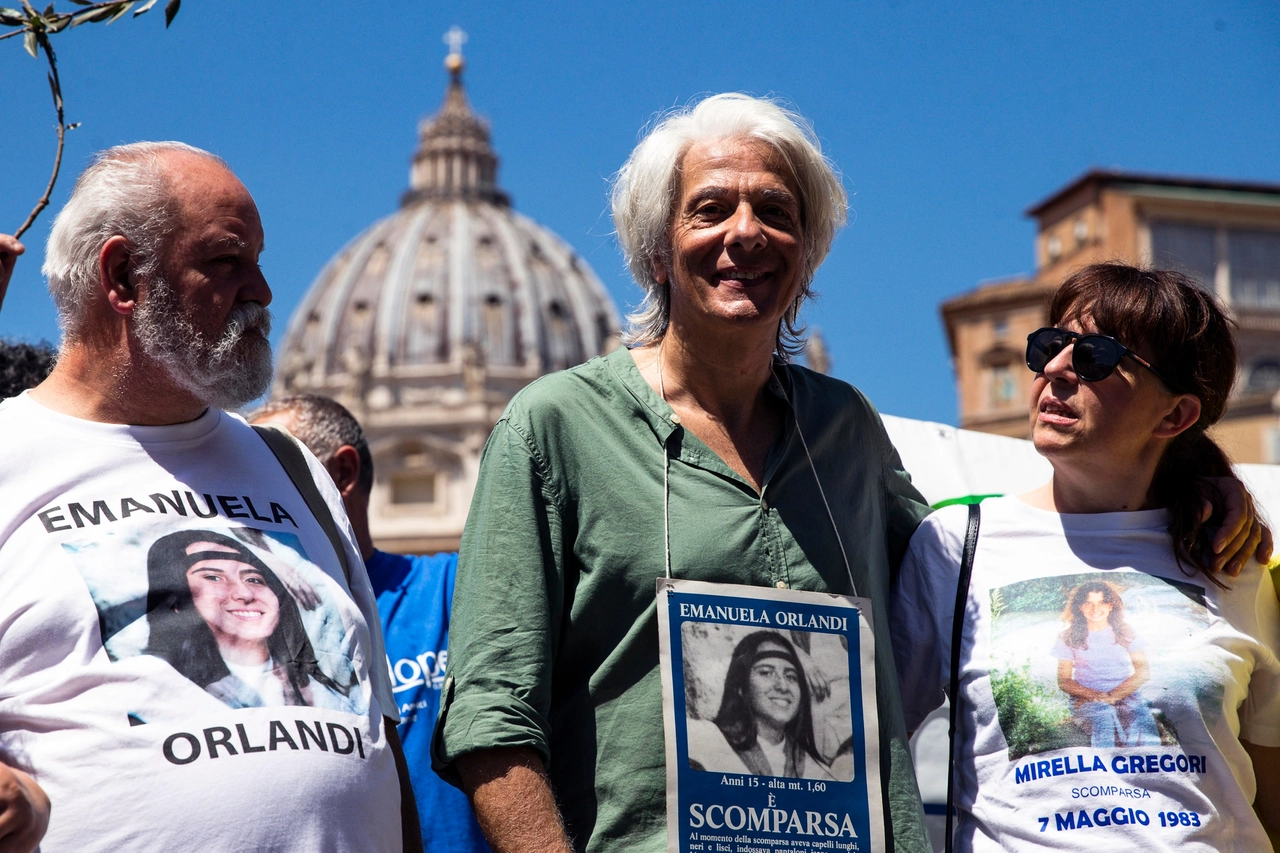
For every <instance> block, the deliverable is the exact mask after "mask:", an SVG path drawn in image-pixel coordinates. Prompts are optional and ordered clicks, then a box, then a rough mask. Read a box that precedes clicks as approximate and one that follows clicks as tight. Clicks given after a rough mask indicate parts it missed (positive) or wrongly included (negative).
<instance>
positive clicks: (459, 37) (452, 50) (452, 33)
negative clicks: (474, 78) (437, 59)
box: [444, 24, 467, 80]
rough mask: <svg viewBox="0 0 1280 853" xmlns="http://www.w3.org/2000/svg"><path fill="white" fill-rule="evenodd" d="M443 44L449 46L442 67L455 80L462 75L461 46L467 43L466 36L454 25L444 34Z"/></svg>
mask: <svg viewBox="0 0 1280 853" xmlns="http://www.w3.org/2000/svg"><path fill="white" fill-rule="evenodd" d="M444 43H445V44H447V45H449V55H448V56H446V57H445V59H444V67H445V68H447V69H449V71H450V73H452V74H453V77H454V79H455V80H456V79H458V77H459V75H461V74H462V67H463V64H464V63H463V61H462V46H463V45H464V44H466V43H467V34H466V33H465V32H464V31H463V30H462V28H461V27H459V26H457V25H456V24H455V25H454V26H452V27H450V28H449V32H447V33H445V34H444Z"/></svg>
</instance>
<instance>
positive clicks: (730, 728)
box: [657, 578, 885, 853]
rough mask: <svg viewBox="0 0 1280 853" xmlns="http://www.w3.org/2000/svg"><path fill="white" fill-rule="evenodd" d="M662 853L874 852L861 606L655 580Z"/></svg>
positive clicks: (869, 649)
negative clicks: (663, 761)
mask: <svg viewBox="0 0 1280 853" xmlns="http://www.w3.org/2000/svg"><path fill="white" fill-rule="evenodd" d="M657 595H658V637H659V643H660V653H661V669H662V699H663V702H662V713H663V723H664V728H665V732H666V747H667V834H668V849H669V850H670V851H671V853H781V851H786V853H794V851H797V850H810V851H824V852H825V851H831V853H837V851H856V853H867V851H881V850H884V847H885V844H884V812H883V807H882V803H881V796H880V756H879V743H880V740H879V728H878V722H877V719H876V684H875V657H874V655H875V640H874V637H873V635H872V631H871V624H870V621H869V619H870V617H869V613H870V604H871V603H870V602H869V601H868V600H867V599H864V598H852V597H849V596H843V595H831V594H825V593H816V592H800V591H796V590H784V589H769V588H767V587H754V586H738V585H733V584H714V583H703V582H700V581H685V580H675V579H667V578H659V579H658V583H657Z"/></svg>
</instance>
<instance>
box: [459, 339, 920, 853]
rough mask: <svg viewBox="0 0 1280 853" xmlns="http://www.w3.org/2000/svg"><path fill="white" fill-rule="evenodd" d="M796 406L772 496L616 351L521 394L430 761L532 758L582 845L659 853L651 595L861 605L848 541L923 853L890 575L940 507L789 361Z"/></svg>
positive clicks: (898, 781) (836, 400)
mask: <svg viewBox="0 0 1280 853" xmlns="http://www.w3.org/2000/svg"><path fill="white" fill-rule="evenodd" d="M775 375H776V377H777V378H776V379H775V380H774V381H772V382H771V383H770V390H772V391H773V392H774V393H775V394H778V395H779V396H780V397H782V398H783V399H784V400H786V399H788V398H789V400H790V407H788V415H787V419H786V424H785V426H784V429H783V432H782V434H781V437H780V438H779V439H778V441H777V442H775V444H774V446H773V448H772V449H771V450H770V453H769V456H768V460H767V463H766V469H765V476H764V487H763V490H762V492H761V493H760V494H757V493H756V491H755V489H754V488H752V486H751V485H750V484H749V483H747V482H746V481H745V480H744V479H743V478H742V477H741V476H740V475H738V474H737V473H735V472H734V471H733V470H732V469H730V468H729V467H728V466H727V465H726V464H725V463H724V462H723V461H722V460H721V459H720V457H719V456H717V455H716V454H715V453H714V452H713V451H711V449H710V448H708V447H707V446H706V445H705V444H704V443H702V442H701V441H700V440H698V438H696V437H695V436H694V435H693V434H692V433H690V432H688V431H686V430H684V429H683V428H682V427H680V426H679V425H678V424H677V423H673V420H678V419H673V412H672V410H671V407H670V406H668V405H667V404H666V403H665V402H664V401H663V400H662V399H661V398H660V397H659V396H658V395H657V394H656V393H654V391H653V389H652V388H650V387H649V385H648V383H646V382H645V380H644V378H643V377H642V376H641V375H640V371H639V370H638V369H637V368H636V366H635V363H634V361H633V360H632V358H631V355H630V353H629V352H627V351H626V350H625V349H619V350H617V351H615V352H614V353H613V354H611V355H609V356H607V357H604V358H594V359H592V360H591V361H589V362H587V363H586V364H583V365H580V366H578V367H576V368H573V369H571V370H567V371H563V372H561V373H556V374H553V375H551V376H547V377H544V378H542V379H540V380H538V381H537V382H535V383H533V384H532V385H530V386H528V387H527V388H525V389H524V390H523V391H521V392H520V393H519V394H517V395H516V397H515V398H514V399H513V400H512V401H511V404H510V405H509V406H508V407H507V411H506V412H505V413H504V415H503V417H502V419H501V420H500V421H498V424H497V426H495V427H494V430H493V434H492V435H491V436H490V438H489V443H488V444H487V445H486V447H485V451H484V456H483V459H482V461H481V464H480V478H479V483H478V485H477V487H476V493H475V498H474V500H473V501H472V504H471V514H470V516H469V517H468V518H467V526H466V530H465V532H464V533H463V536H462V549H461V558H460V562H459V566H458V580H457V588H456V592H455V595H454V605H453V616H452V619H451V626H450V635H451V636H450V640H449V672H450V676H449V680H448V681H447V682H446V686H445V696H444V698H443V701H442V708H441V713H440V718H439V722H438V724H437V731H436V744H435V760H436V766H437V769H438V770H440V771H441V772H442V774H443V775H445V776H446V778H450V777H453V778H454V779H456V774H455V773H454V771H453V768H452V767H451V766H450V765H451V763H452V762H453V761H454V760H455V759H456V758H457V757H458V756H460V755H463V754H465V753H468V752H471V751H473V750H477V749H486V748H491V747H501V746H526V747H532V748H533V749H535V750H537V751H538V752H539V753H541V754H542V756H543V757H544V759H545V760H546V761H547V771H548V774H549V775H550V777H551V781H552V785H553V786H554V789H555V793H556V797H557V799H558V800H559V802H560V804H561V809H562V813H563V815H564V819H565V823H566V826H567V828H568V830H569V835H570V837H571V838H572V839H573V843H574V845H575V847H576V848H577V849H579V850H588V851H612V850H624V849H625V850H627V851H660V850H665V849H666V844H667V840H666V770H665V753H664V747H663V727H662V686H661V680H660V677H659V673H658V628H657V614H656V607H655V595H654V580H655V579H656V578H658V577H661V576H663V574H664V545H663V518H662V508H663V447H664V445H665V446H666V447H667V448H668V452H669V453H670V456H671V468H670V475H669V476H670V533H671V573H672V575H673V576H675V577H678V578H686V579H690V580H701V581H715V582H724V583H739V584H754V585H757V586H782V585H785V586H787V587H790V588H792V589H804V590H815V591H822V592H828V591H829V592H837V593H845V594H848V593H850V592H851V590H850V588H849V577H848V574H847V573H846V571H845V564H844V560H843V559H842V558H841V555H840V542H839V541H838V540H837V538H836V536H835V534H834V531H833V529H832V525H831V521H830V519H829V518H828V516H827V512H826V510H825V509H824V507H823V502H822V497H821V495H820V494H819V490H818V485H817V483H815V481H814V472H813V470H812V469H811V468H810V465H809V462H808V460H807V459H806V457H805V450H804V447H803V445H802V444H801V441H800V439H799V437H798V436H797V435H796V430H795V424H796V422H797V421H798V422H799V426H800V429H801V430H802V431H803V435H804V439H805V440H806V441H807V442H808V446H809V450H810V452H811V453H812V456H813V463H814V466H816V470H817V474H818V476H819V478H821V482H822V488H823V489H825V491H826V496H827V500H828V501H830V505H831V510H832V512H833V513H834V515H835V520H836V523H837V524H838V525H839V528H840V537H841V538H842V539H843V542H844V547H845V549H846V551H847V553H848V558H849V563H850V566H851V568H852V571H853V576H854V578H855V580H856V582H857V592H858V594H859V595H862V596H865V597H868V598H870V599H871V601H872V622H873V627H874V630H875V635H876V684H877V687H878V697H877V710H878V712H879V718H880V756H881V767H880V779H881V784H882V786H883V795H884V798H885V803H886V806H887V808H886V818H887V820H888V823H889V833H890V835H891V836H892V838H891V841H890V847H889V849H890V850H893V849H894V840H896V848H897V850H899V851H917V850H918V851H927V850H929V849H930V848H929V845H928V843H927V841H926V839H925V832H924V823H923V812H922V810H921V807H920V795H919V792H918V791H917V789H916V781H915V775H914V772H913V769H912V764H911V759H910V756H909V753H908V749H907V736H906V731H905V728H904V725H903V718H902V708H901V701H900V698H899V694H898V681H897V676H896V674H895V672H894V667H893V655H892V652H891V649H890V647H889V630H888V628H889V626H888V622H887V619H888V612H889V609H888V603H889V584H890V572H891V571H892V570H893V569H895V568H896V567H897V565H898V562H899V560H900V559H901V557H902V554H903V553H904V551H905V550H906V545H907V541H908V539H910V537H911V533H912V532H913V531H914V530H915V528H916V525H917V524H919V522H920V520H921V519H922V518H924V516H925V515H926V514H928V512H929V507H928V506H927V505H926V503H925V501H924V499H923V498H922V497H921V496H920V494H919V493H918V492H917V491H916V490H915V489H914V488H913V487H912V486H911V481H910V478H909V477H908V476H907V474H906V472H904V471H903V470H902V464H901V462H900V460H899V458H898V454H897V451H896V450H894V448H893V445H892V444H891V443H890V442H889V439H888V436H887V435H886V434H885V431H884V427H883V425H882V424H881V423H880V417H879V415H877V414H876V411H875V409H874V408H873V407H872V406H871V404H870V403H869V402H868V401H867V400H866V398H865V397H863V396H862V394H861V393H859V392H858V391H857V390H856V389H854V388H853V387H852V386H850V385H848V384H846V383H844V382H841V381H839V380H835V379H831V378H829V377H826V376H822V375H821V374H818V373H814V372H812V371H809V370H806V369H804V368H800V367H795V366H789V365H787V366H784V365H779V366H778V367H777V368H776V369H775Z"/></svg>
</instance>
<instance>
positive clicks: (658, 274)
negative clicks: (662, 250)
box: [649, 258, 671, 284]
mask: <svg viewBox="0 0 1280 853" xmlns="http://www.w3.org/2000/svg"><path fill="white" fill-rule="evenodd" d="M649 263H650V265H651V266H652V267H653V280H654V281H656V282H657V283H658V284H667V283H669V282H670V281H671V271H670V270H668V269H667V262H666V261H665V260H664V259H662V258H654V259H653V260H652V261H650V262H649Z"/></svg>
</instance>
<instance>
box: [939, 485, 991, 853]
mask: <svg viewBox="0 0 1280 853" xmlns="http://www.w3.org/2000/svg"><path fill="white" fill-rule="evenodd" d="M981 519H982V510H981V509H980V508H979V505H978V504H976V503H972V504H969V528H968V530H966V531H965V534H964V552H963V553H962V555H961V557H960V577H959V578H958V579H957V582H956V609H955V613H954V615H953V616H952V619H951V690H950V691H949V692H948V694H947V698H948V699H950V700H951V725H950V726H949V727H948V729H947V834H946V835H945V836H944V840H945V844H946V853H951V826H952V823H951V822H952V818H953V812H952V809H953V808H954V805H953V801H954V795H955V783H956V714H957V712H958V710H959V708H960V643H961V641H962V640H963V639H964V611H965V604H967V603H968V601H969V576H970V575H972V574H973V553H974V551H976V550H977V549H978V525H979V523H980V522H981Z"/></svg>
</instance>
